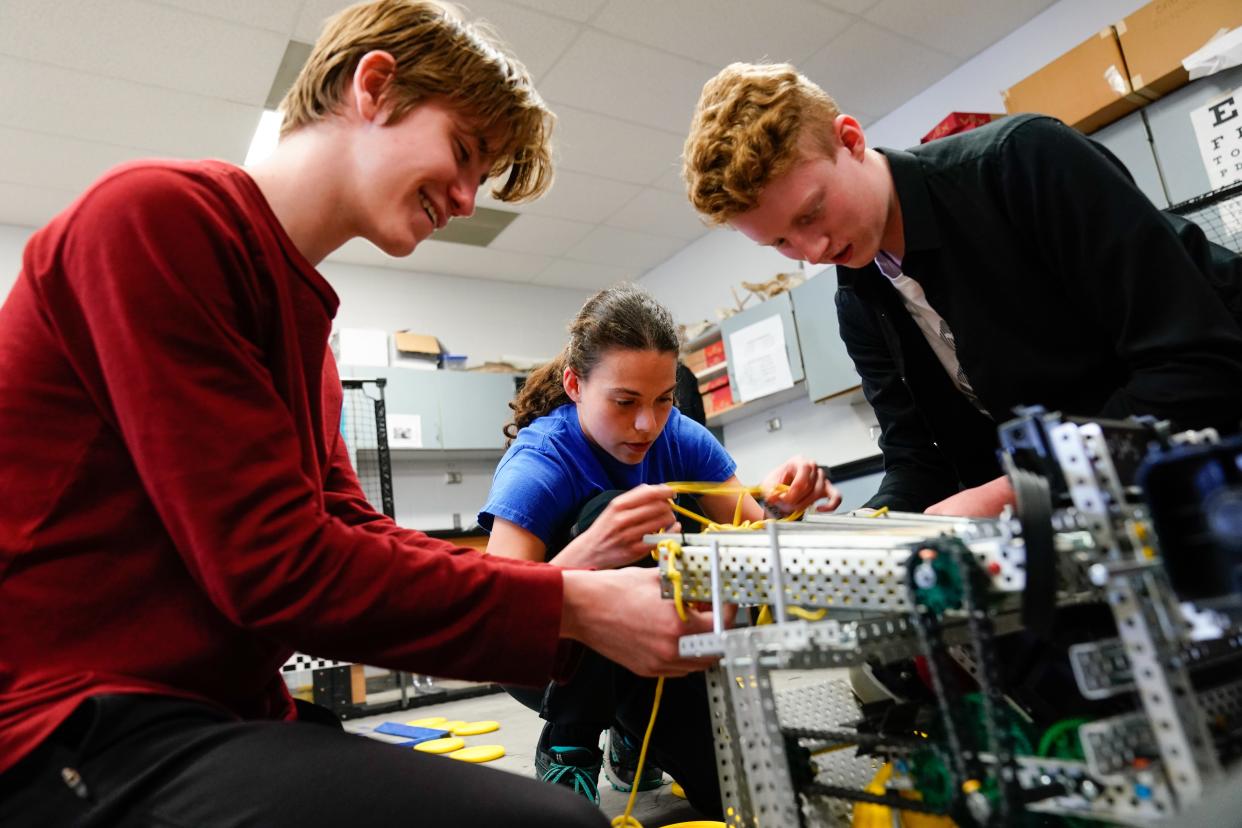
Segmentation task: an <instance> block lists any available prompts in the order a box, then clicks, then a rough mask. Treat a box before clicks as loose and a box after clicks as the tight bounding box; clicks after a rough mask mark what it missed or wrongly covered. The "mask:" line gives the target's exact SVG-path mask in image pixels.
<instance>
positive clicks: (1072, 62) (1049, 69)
mask: <svg viewBox="0 0 1242 828" xmlns="http://www.w3.org/2000/svg"><path fill="white" fill-rule="evenodd" d="M1001 97H1002V98H1003V99H1004V100H1005V111H1006V112H1008V113H1009V114H1011V115H1012V114H1014V113H1018V112H1039V113H1042V114H1044V115H1052V116H1053V117H1055V118H1060V119H1061V120H1062V121H1064V122H1065V123H1067V124H1069V125H1070V126H1072V127H1074V128H1075V129H1077V130H1079V131H1080V132H1083V133H1087V134H1090V133H1092V132H1095V131H1096V130H1097V129H1099V128H1100V127H1103V126H1107V125H1108V124H1111V123H1112V122H1113V121H1115V120H1117V119H1118V118H1121V117H1122V116H1124V115H1129V114H1130V113H1131V112H1133V111H1135V110H1136V109H1138V108H1139V107H1141V106H1142V105H1143V104H1144V103H1145V102H1146V99H1145V98H1143V97H1141V96H1139V95H1136V94H1134V90H1133V88H1132V87H1131V86H1130V76H1129V74H1128V73H1127V72H1126V63H1125V61H1124V60H1123V59H1122V57H1121V45H1120V44H1119V43H1118V41H1117V33H1116V31H1115V30H1114V29H1113V27H1112V26H1108V27H1106V28H1104V29H1102V30H1101V31H1100V32H1098V33H1097V34H1095V35H1093V36H1091V37H1089V38H1087V39H1086V40H1084V41H1083V42H1082V43H1080V44H1078V45H1077V46H1075V47H1074V48H1073V49H1070V50H1069V51H1068V52H1066V53H1065V54H1063V55H1061V56H1060V57H1059V58H1057V59H1056V60H1054V61H1052V62H1051V63H1049V64H1048V65H1047V66H1045V67H1044V68H1042V69H1040V70H1039V71H1037V72H1035V73H1033V74H1031V75H1028V76H1027V77H1025V78H1023V79H1022V80H1020V81H1018V82H1017V83H1016V84H1014V85H1013V86H1011V87H1009V88H1008V89H1006V90H1005V91H1004V92H1002V93H1001Z"/></svg>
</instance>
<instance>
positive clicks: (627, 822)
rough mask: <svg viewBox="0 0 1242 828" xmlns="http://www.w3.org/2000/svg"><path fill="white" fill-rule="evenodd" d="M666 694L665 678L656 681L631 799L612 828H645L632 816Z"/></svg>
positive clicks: (631, 790)
mask: <svg viewBox="0 0 1242 828" xmlns="http://www.w3.org/2000/svg"><path fill="white" fill-rule="evenodd" d="M663 693H664V676H660V677H659V678H658V679H656V686H655V700H654V701H653V702H652V703H651V721H649V722H647V732H646V733H645V734H643V747H642V749H641V750H640V751H639V752H638V766H637V767H635V768H634V784H633V785H631V786H630V798H629V801H627V802H626V803H625V813H623V814H621V816H619V817H616V818H614V819H613V821H612V828H643V824H642V823H641V822H639V821H638V820H636V819H634V817H632V816H630V814H632V813H633V812H634V797H635V796H637V795H638V780H639V779H641V778H642V774H643V764H644V763H645V762H646V761H647V745H648V744H649V743H650V742H651V731H652V730H654V729H655V723H656V714H658V713H659V712H660V696H661V695H662V694H663Z"/></svg>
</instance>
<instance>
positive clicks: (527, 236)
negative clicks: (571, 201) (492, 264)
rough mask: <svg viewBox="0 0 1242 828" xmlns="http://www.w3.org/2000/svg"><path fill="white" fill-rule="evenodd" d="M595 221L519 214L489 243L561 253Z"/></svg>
mask: <svg viewBox="0 0 1242 828" xmlns="http://www.w3.org/2000/svg"><path fill="white" fill-rule="evenodd" d="M595 227H596V225H594V224H584V223H583V222H580V221H566V220H565V219H558V218H548V217H547V216H535V215H529V214H528V215H524V216H518V217H517V218H516V219H514V220H513V223H512V224H510V225H509V226H508V227H506V228H505V229H504V230H502V231H500V235H499V236H497V237H496V238H495V240H494V241H493V242H492V243H491V244H489V245H488V247H489V248H491V249H493V250H512V251H514V252H517V253H535V254H542V255H544V256H561V255H564V253H565V251H566V250H568V249H569V248H571V247H573V246H574V245H575V244H577V243H578V242H580V241H582V239H583V238H585V237H586V234H587V233H590V232H591V230H592V229H594V228H595Z"/></svg>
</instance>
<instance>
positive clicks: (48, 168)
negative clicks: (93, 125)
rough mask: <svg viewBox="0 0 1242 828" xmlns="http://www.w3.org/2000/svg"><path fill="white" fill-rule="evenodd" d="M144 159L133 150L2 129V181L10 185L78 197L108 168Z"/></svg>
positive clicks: (0, 168) (139, 151) (141, 153)
mask: <svg viewBox="0 0 1242 828" xmlns="http://www.w3.org/2000/svg"><path fill="white" fill-rule="evenodd" d="M142 155H143V152H142V151H141V150H138V149H135V148H133V147H118V146H113V145H112V144H97V143H93V142H90V141H82V140H78V139H75V138H60V137H57V136H55V135H44V134H42V133H38V132H30V131H28V130H21V129H11V128H9V127H0V181H7V182H9V183H11V184H25V185H26V186H31V187H52V188H55V189H61V190H70V191H72V192H74V193H78V192H81V191H82V190H85V189H86V188H87V186H89V185H90V184H91V183H92V182H94V181H95V179H97V178H99V176H101V175H103V174H104V172H106V171H107V170H108V169H109V168H111V167H115V166H116V165H117V164H120V163H122V162H124V161H130V160H132V159H134V158H139V157H141V156H142Z"/></svg>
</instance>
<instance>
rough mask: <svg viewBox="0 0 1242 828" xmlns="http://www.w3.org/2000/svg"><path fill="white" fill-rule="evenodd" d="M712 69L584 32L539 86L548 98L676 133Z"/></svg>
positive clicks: (689, 112) (605, 36)
mask: <svg viewBox="0 0 1242 828" xmlns="http://www.w3.org/2000/svg"><path fill="white" fill-rule="evenodd" d="M715 72H716V69H715V68H713V67H712V66H709V65H708V64H704V63H697V62H695V61H692V60H687V59H686V58H679V57H674V56H673V55H669V54H666V53H665V52H661V51H658V50H656V49H651V48H648V47H646V46H640V45H638V44H636V43H630V42H629V41H626V40H619V39H617V38H615V37H610V36H608V35H604V34H601V33H599V32H594V31H590V32H586V33H584V34H583V35H582V36H581V37H580V38H578V39H577V40H576V41H575V42H574V44H573V45H572V46H570V47H569V51H567V52H566V53H565V55H564V56H563V57H562V58H561V59H560V61H559V62H558V63H557V64H556V66H555V67H553V69H552V71H551V72H549V73H548V75H547V77H545V78H543V80H542V81H541V82H540V84H539V90H540V91H541V92H542V93H543V95H544V97H545V98H547V99H548V100H549V101H552V102H554V103H561V104H568V105H569V106H573V107H577V108H578V109H587V110H590V111H591V112H600V113H602V114H605V115H612V116H614V117H617V118H622V119H624V120H627V121H633V122H636V123H640V124H646V125H648V126H652V127H655V128H656V129H664V130H668V131H670V132H676V133H679V132H680V131H681V129H683V127H682V126H680V125H682V124H684V125H685V126H684V128H685V129H689V127H690V115H691V113H692V112H693V111H694V105H695V103H696V102H698V99H699V93H700V92H701V91H702V90H703V84H704V83H706V82H707V81H708V79H709V78H711V76H712V75H713V74H715ZM555 108H556V107H555V106H553V109H555Z"/></svg>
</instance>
